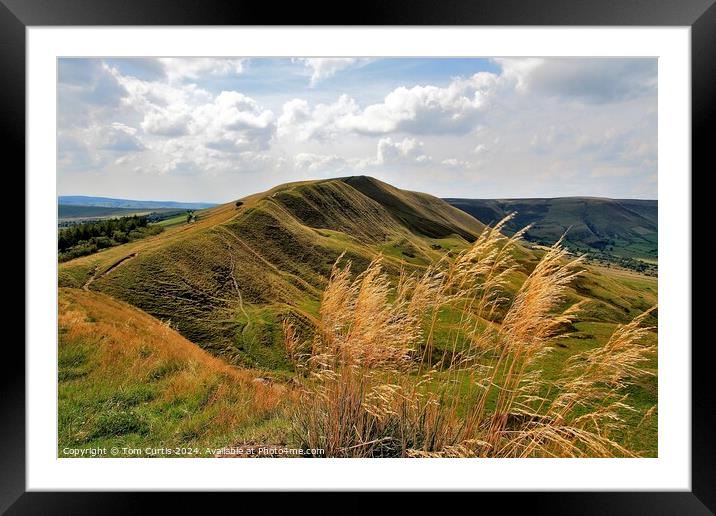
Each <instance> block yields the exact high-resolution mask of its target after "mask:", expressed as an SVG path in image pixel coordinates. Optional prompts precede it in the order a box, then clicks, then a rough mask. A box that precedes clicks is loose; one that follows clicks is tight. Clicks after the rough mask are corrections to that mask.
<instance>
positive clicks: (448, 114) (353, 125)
mask: <svg viewBox="0 0 716 516" xmlns="http://www.w3.org/2000/svg"><path fill="white" fill-rule="evenodd" d="M499 85H500V81H499V78H498V76H496V75H494V74H492V73H487V72H480V73H477V74H475V75H473V76H472V77H469V78H467V79H463V78H458V79H455V80H453V81H452V82H451V83H450V84H449V85H448V86H446V87H438V86H432V85H428V86H414V87H412V88H407V87H402V86H401V87H399V88H396V89H394V90H393V91H391V92H390V93H389V94H388V95H387V96H386V97H385V99H384V100H383V102H381V103H378V104H371V105H369V106H367V107H366V108H365V109H360V107H359V106H358V104H357V102H356V101H355V100H354V99H353V98H351V97H349V96H348V95H345V94H343V95H341V96H340V97H339V98H338V100H337V101H336V102H334V103H333V104H328V105H326V104H318V105H317V106H315V107H314V108H313V109H311V108H310V106H309V104H308V102H306V101H305V100H300V99H294V100H292V101H290V102H288V103H286V104H285V105H284V113H283V115H282V116H281V119H280V120H279V133H280V134H289V133H294V134H297V135H299V137H300V138H302V139H304V140H307V139H311V138H319V139H322V138H330V137H334V136H335V135H337V134H341V133H350V132H354V133H357V134H365V135H383V134H389V133H395V132H404V133H408V134H446V133H447V134H451V133H452V134H465V133H467V132H469V131H471V130H472V129H474V128H475V126H476V124H477V122H478V120H479V117H480V115H481V113H482V112H483V111H484V109H485V108H486V106H487V105H488V101H489V100H490V98H491V97H492V96H493V95H494V94H495V92H496V90H497V88H498V87H499Z"/></svg>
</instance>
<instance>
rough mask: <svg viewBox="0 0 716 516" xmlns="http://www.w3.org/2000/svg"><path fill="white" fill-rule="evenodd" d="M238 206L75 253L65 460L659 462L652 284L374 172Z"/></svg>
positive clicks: (68, 306)
mask: <svg viewBox="0 0 716 516" xmlns="http://www.w3.org/2000/svg"><path fill="white" fill-rule="evenodd" d="M241 201H242V203H241V204H240V205H238V206H237V205H236V204H235V203H234V202H231V203H228V204H225V205H221V206H217V207H215V208H210V209H207V210H202V211H201V212H198V217H197V220H196V221H195V222H192V223H187V222H186V216H184V215H182V216H178V217H175V218H170V219H167V220H164V221H162V222H160V223H159V224H161V225H162V226H163V227H164V231H163V232H162V233H161V234H158V235H156V236H151V237H148V238H145V239H142V240H139V241H135V242H130V243H127V244H124V245H120V246H117V247H113V248H110V249H107V250H104V251H101V252H99V253H96V254H93V255H91V256H84V257H81V258H77V259H75V260H71V261H68V262H65V263H62V264H60V265H59V270H58V279H59V287H60V293H59V299H60V301H59V309H60V314H59V317H60V319H59V328H60V335H59V341H60V344H59V378H58V380H59V407H60V419H59V427H60V435H59V442H58V453H59V450H62V449H63V448H64V447H67V446H71V447H77V448H90V447H93V446H95V447H96V446H113V445H128V446H135V445H136V446H139V447H141V446H155V445H156V446H160V445H165V446H188V447H192V448H197V450H198V451H197V454H198V455H202V456H207V455H214V454H215V453H214V450H215V449H216V448H219V447H223V446H235V445H236V446H245V445H247V443H248V444H257V445H263V444H270V445H280V446H290V447H295V448H302V449H309V448H323V449H325V450H327V451H326V453H327V454H328V455H330V456H551V455H557V456H632V455H639V456H656V455H657V454H658V450H657V445H656V443H657V425H656V422H657V417H656V412H655V406H656V403H657V377H656V364H657V362H656V340H657V339H656V331H655V330H653V329H651V328H653V327H654V326H655V325H656V324H657V313H656V311H651V310H652V308H653V307H654V306H655V305H656V302H657V280H656V278H654V277H647V276H644V275H641V274H637V273H634V272H629V271H624V270H620V269H613V268H608V267H600V266H595V265H592V264H589V263H587V262H584V261H579V260H578V261H576V262H574V261H573V260H574V257H573V256H570V255H568V254H566V253H565V252H564V251H563V250H561V249H559V248H550V247H543V248H532V246H531V245H529V244H528V243H526V242H525V241H524V240H522V239H521V238H520V235H519V234H517V235H516V236H515V237H513V238H510V239H508V238H506V237H503V236H502V235H501V233H500V232H498V231H492V230H490V229H488V228H487V226H486V224H490V223H492V224H493V225H494V223H495V221H494V220H493V219H489V220H486V219H482V221H480V220H478V219H479V217H478V218H474V217H472V216H470V215H468V214H467V213H465V212H463V211H461V210H458V209H456V208H454V207H453V206H450V205H449V204H448V203H446V202H444V201H442V200H440V199H437V198H435V197H432V196H429V195H427V194H421V193H416V192H406V191H402V190H399V189H397V188H394V187H392V186H390V185H387V184H385V183H381V182H380V181H377V180H375V179H372V178H367V177H363V176H360V177H350V178H343V179H335V180H325V181H314V182H302V183H291V184H287V185H281V186H278V187H276V188H274V189H272V190H269V191H267V192H263V193H259V194H255V195H252V196H249V197H246V198H244V199H242V200H241ZM518 217H519V216H518ZM515 220H517V219H512V220H506V221H504V224H505V226H504V233H505V234H506V235H513V234H514V233H515V231H517V229H514V226H512V225H513V224H514V223H515ZM483 222H484V224H483ZM499 229H503V228H502V227H500V228H499ZM654 242H655V240H654ZM634 245H636V244H634ZM654 245H655V244H654ZM376 257H380V258H378V259H377V258H376ZM376 259H377V261H376ZM349 264H350V265H349ZM421 296H422V297H421ZM572 312H574V313H572ZM565 314H566V315H565ZM525 321H530V325H531V326H529V327H527V326H525V324H526V323H525ZM633 321H636V322H633ZM360 328H362V329H361V330H360V331H359V330H358V329H360ZM620 328H621V329H620ZM623 328H627V330H623ZM623 332H626V333H625V334H624V335H622V333H623ZM612 348H613V349H614V350H615V351H614V353H613V354H606V353H605V352H604V350H605V349H612ZM617 359H618V360H619V361H618V362H617ZM591 363H595V364H598V366H597V365H595V366H594V367H593V368H592V369H590V370H589V371H591V373H588V372H585V370H584V364H591ZM508 365H509V367H508ZM590 375H591V376H590ZM489 378H492V380H491V381H490V382H487V383H485V382H486V380H487V379H489ZM574 379H581V380H580V382H576V380H575V381H573V382H571V383H570V380H574ZM497 386H501V387H500V388H497ZM528 387H529V388H528ZM501 389H503V390H501ZM500 392H503V393H505V392H514V393H516V394H514V395H509V396H507V395H504V394H499V393H500ZM577 394H579V396H577ZM568 395H570V396H573V397H576V398H579V399H578V400H572V401H569V402H567V401H566V400H567V397H568ZM624 395H626V398H624ZM326 400H329V401H330V403H328V402H327V401H326ZM406 400H407V401H406ZM408 401H409V402H408ZM336 407H343V408H345V409H350V412H349V413H344V416H345V418H346V419H341V417H343V416H341V417H338V416H337V413H335V412H333V411H334V410H336ZM346 414H350V417H349V416H348V415H346ZM398 415H400V416H398ZM336 425H337V426H336ZM334 427H335V428H337V429H338V430H339V431H340V432H339V433H335V432H334V430H335V428H334ZM516 436H518V437H519V439H518V438H517V437H516ZM568 436H569V437H568Z"/></svg>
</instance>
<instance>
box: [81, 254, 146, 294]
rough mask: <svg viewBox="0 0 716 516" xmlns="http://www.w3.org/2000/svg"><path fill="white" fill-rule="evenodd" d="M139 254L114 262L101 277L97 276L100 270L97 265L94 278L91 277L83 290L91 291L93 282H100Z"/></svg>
mask: <svg viewBox="0 0 716 516" xmlns="http://www.w3.org/2000/svg"><path fill="white" fill-rule="evenodd" d="M138 254H139V253H138V252H137V253H132V254H128V255H127V256H125V257H123V258H120V259H119V260H117V261H116V262H114V263H113V264H112V265H110V266H109V268H107V270H105V271H104V272H103V273H102V274H100V275H99V276H98V275H97V271H98V270H99V265H96V266H95V268H94V271H93V272H92V276H90V277H89V279H88V280H87V281H86V282H85V284H84V285H82V288H83V289H84V290H89V287H90V285H91V284H92V282H94V281H95V280H98V279H100V278H102V277H104V276H106V275H107V274H109V273H110V272H112V271H113V270H114V269H116V268H117V267H119V266H120V265H122V264H123V263H124V262H126V261H127V260H131V259H132V258H134V257H135V256H137V255H138Z"/></svg>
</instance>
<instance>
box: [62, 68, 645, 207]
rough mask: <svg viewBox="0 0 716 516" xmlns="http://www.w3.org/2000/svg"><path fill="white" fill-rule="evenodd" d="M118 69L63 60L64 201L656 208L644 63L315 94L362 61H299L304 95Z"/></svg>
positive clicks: (289, 85) (271, 74) (405, 80)
mask: <svg viewBox="0 0 716 516" xmlns="http://www.w3.org/2000/svg"><path fill="white" fill-rule="evenodd" d="M129 61H130V60H122V59H107V60H102V59H62V60H60V63H59V71H58V99H59V100H58V171H59V174H60V176H59V177H60V181H59V184H60V186H61V187H62V189H63V190H64V192H63V193H68V190H70V189H72V190H75V191H74V192H69V193H78V192H79V193H81V191H82V190H83V188H84V186H83V185H84V184H85V183H83V180H84V181H85V182H86V183H87V184H97V185H99V187H102V188H106V189H110V188H115V187H122V185H125V183H126V182H127V181H130V179H128V178H130V177H136V178H137V180H136V184H137V185H142V186H141V187H142V188H145V185H149V184H152V185H155V186H154V188H155V190H152V192H156V191H158V192H159V193H160V194H162V196H163V197H164V196H167V195H169V196H171V195H170V192H168V191H166V192H165V189H164V188H165V187H164V185H175V186H176V185H182V188H183V190H181V191H182V192H185V193H186V195H188V196H189V197H192V196H196V198H197V199H198V198H199V197H202V198H204V199H208V200H211V199H222V198H225V197H226V196H232V195H235V194H238V193H242V194H246V193H250V192H253V191H260V190H263V189H266V188H268V187H271V186H273V185H275V184H278V183H281V182H286V181H291V180H293V179H295V177H297V176H298V177H304V176H305V177H308V176H310V177H316V176H318V177H329V176H334V175H350V174H355V173H368V174H371V175H375V176H377V177H382V178H383V179H385V180H387V181H389V182H393V183H395V184H398V185H400V186H402V187H408V188H411V189H414V190H423V191H429V192H431V193H435V194H438V195H446V196H455V194H458V193H459V194H460V195H463V196H465V195H474V196H476V197H490V196H496V197H499V196H512V197H528V196H546V195H570V194H572V195H605V196H612V197H615V196H620V195H621V196H622V197H628V196H630V195H631V196H633V195H637V194H638V195H639V196H644V195H645V193H644V192H653V193H652V194H651V195H652V196H655V195H656V184H655V182H654V181H653V178H654V176H655V173H656V168H657V167H656V159H657V152H656V149H657V146H656V145H657V144H656V142H657V140H656V125H657V119H656V110H657V105H656V60H634V59H626V60H622V59H596V60H593V59H579V60H574V59H561V58H560V59H552V58H545V59H541V58H530V59H514V58H510V59H499V60H495V62H496V63H497V64H499V70H498V71H497V72H495V73H491V72H479V73H475V74H472V75H469V76H463V77H448V76H447V74H446V76H445V77H443V78H442V79H440V78H439V77H436V75H435V70H437V69H440V67H442V66H444V64H443V63H440V64H439V66H435V67H432V68H430V69H429V70H428V69H427V68H426V72H429V74H428V73H426V74H425V75H420V74H421V73H422V71H421V70H420V69H418V68H416V67H414V66H412V65H411V66H410V67H408V68H409V69H410V73H409V74H405V76H401V75H400V74H401V73H404V71H403V70H404V68H402V67H400V66H396V67H395V69H394V70H393V69H391V70H387V71H385V70H384V71H383V73H385V77H382V76H379V75H377V73H376V70H378V69H379V68H378V67H376V68H374V69H372V71H371V75H370V76H367V75H366V76H365V77H363V76H362V75H361V74H358V73H354V72H352V73H351V81H344V80H341V81H330V80H326V79H328V78H329V77H332V76H335V74H340V72H341V71H342V70H348V69H349V68H351V67H357V66H361V63H362V62H363V61H361V60H358V59H356V60H353V59H352V58H350V59H348V60H340V59H339V60H333V61H331V60H322V61H320V62H319V61H315V62H312V64H309V63H308V62H306V61H303V62H304V63H305V66H306V70H308V71H309V72H310V73H311V74H314V75H315V83H314V84H313V87H312V88H308V87H307V85H306V84H304V83H301V84H300V85H299V86H296V82H295V79H296V77H295V75H294V76H293V78H292V77H290V73H294V74H295V72H296V68H297V66H296V65H291V66H288V67H287V66H286V60H276V63H275V67H273V68H272V66H273V65H272V64H271V63H270V62H267V63H261V64H260V66H258V65H257V66H252V67H246V66H245V64H246V63H245V62H243V61H241V60H229V59H218V58H217V59H203V58H202V59H162V60H159V59H154V58H147V59H138V60H136V61H135V60H131V63H129ZM349 61H350V62H349ZM446 67H447V66H446ZM384 68H386V67H384ZM428 68H429V67H428ZM476 69H479V68H477V67H476ZM287 70H288V72H287ZM263 73H265V74H266V75H265V76H264V75H260V74H263ZM286 73H289V76H287V77H286V81H285V83H284V82H283V79H282V78H283V77H284V76H285V75H286ZM250 74H257V75H256V76H252V75H250ZM393 74H394V75H393ZM312 76H313V75H312ZM354 78H355V83H354V81H353V79H354ZM300 80H301V79H300V78H299V81H300ZM335 84H341V87H340V89H338V88H336V87H335V86H333V85H335ZM401 84H402V85H401ZM222 90H223V91H222ZM428 150H429V152H428ZM428 164H430V166H425V165H428ZM436 171H437V172H439V173H435V172H436ZM83 174H95V175H93V176H84V175H83ZM237 174H241V177H242V180H241V181H236V180H235V178H236V175H237ZM301 174H303V176H302V175H301ZM199 176H211V179H210V180H206V181H203V180H202V179H200V178H199ZM68 178H71V180H72V181H74V182H73V183H69V182H67V181H70V179H68ZM97 178H101V179H97ZM232 178H233V179H232ZM70 184H71V185H75V186H74V187H73V188H72V187H70V186H67V185H70ZM458 185H459V186H458ZM99 187H98V188H99ZM131 188H132V185H129V186H126V189H128V190H131ZM137 188H139V186H137ZM147 188H149V187H147ZM167 188H168V187H167ZM456 189H457V190H458V191H456ZM195 190H196V191H195ZM201 192H211V195H210V196H209V195H208V194H207V195H204V194H202V193H201ZM112 193H113V194H115V193H116V192H112ZM138 194H141V195H142V196H146V195H152V194H150V193H146V194H145V192H143V191H142V192H138ZM165 194H166V195H165Z"/></svg>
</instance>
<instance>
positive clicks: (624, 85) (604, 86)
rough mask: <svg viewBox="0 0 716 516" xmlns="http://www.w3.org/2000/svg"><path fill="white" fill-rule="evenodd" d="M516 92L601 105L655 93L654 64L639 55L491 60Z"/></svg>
mask: <svg viewBox="0 0 716 516" xmlns="http://www.w3.org/2000/svg"><path fill="white" fill-rule="evenodd" d="M495 61H496V62H497V63H499V64H500V65H501V66H502V70H503V76H504V77H506V78H510V79H512V80H514V81H515V82H516V88H517V89H518V90H520V91H532V92H534V93H539V94H542V95H546V96H551V97H560V98H564V99H570V98H572V99H578V100H582V101H585V102H590V103H596V104H602V103H607V102H619V101H624V100H630V99H633V98H637V97H640V96H644V95H648V94H652V93H655V91H656V86H657V63H656V60H655V59H641V58H587V59H585V58H550V59H540V58H504V59H495Z"/></svg>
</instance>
